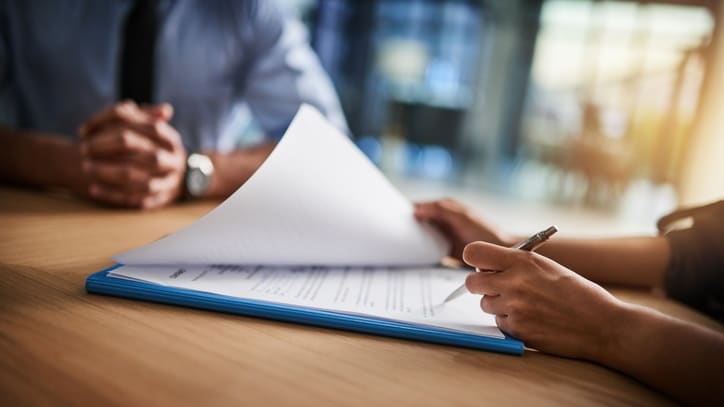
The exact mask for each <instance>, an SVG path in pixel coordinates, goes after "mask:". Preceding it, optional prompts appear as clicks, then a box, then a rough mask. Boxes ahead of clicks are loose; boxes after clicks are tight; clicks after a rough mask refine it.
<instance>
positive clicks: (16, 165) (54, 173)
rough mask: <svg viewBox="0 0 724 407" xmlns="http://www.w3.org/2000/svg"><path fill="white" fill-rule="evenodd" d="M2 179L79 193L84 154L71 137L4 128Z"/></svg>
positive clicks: (1, 136)
mask: <svg viewBox="0 0 724 407" xmlns="http://www.w3.org/2000/svg"><path fill="white" fill-rule="evenodd" d="M0 145H2V146H3V147H4V148H2V149H0V179H2V180H3V181H5V182H11V183H17V184H22V185H33V186H43V187H62V188H69V189H72V190H76V191H78V190H79V189H80V188H81V186H82V185H83V183H82V179H83V176H82V171H81V166H80V151H79V150H78V148H77V146H76V145H75V144H74V143H73V142H72V141H71V140H69V139H68V138H66V137H61V136H57V135H50V134H44V133H37V132H32V131H25V130H15V129H8V128H3V127H0Z"/></svg>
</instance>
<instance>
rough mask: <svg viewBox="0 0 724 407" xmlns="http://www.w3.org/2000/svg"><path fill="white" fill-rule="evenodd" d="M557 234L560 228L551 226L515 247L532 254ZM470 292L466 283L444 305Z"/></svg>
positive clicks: (448, 297) (476, 269)
mask: <svg viewBox="0 0 724 407" xmlns="http://www.w3.org/2000/svg"><path fill="white" fill-rule="evenodd" d="M556 232H558V228H557V227H555V226H551V227H549V228H548V229H546V230H543V231H541V232H538V233H536V234H534V235H533V236H531V237H529V238H527V239H525V240H523V241H522V242H520V243H518V244H517V245H515V246H513V248H515V249H520V250H525V251H528V252H532V251H533V250H535V249H537V248H538V247H539V246H540V245H542V244H543V243H545V242H546V241H547V240H548V239H550V237H551V236H553V235H554V234H555V233H556ZM475 271H476V272H478V271H480V270H478V268H477V267H476V268H475ZM467 291H468V289H467V288H466V287H465V283H463V285H461V286H460V287H458V288H457V289H455V291H453V292H452V293H451V294H450V295H448V296H447V298H445V301H443V302H442V303H443V304H445V303H448V302H450V301H452V300H454V299H455V298H458V297H460V296H461V295H463V294H465V293H466V292H467Z"/></svg>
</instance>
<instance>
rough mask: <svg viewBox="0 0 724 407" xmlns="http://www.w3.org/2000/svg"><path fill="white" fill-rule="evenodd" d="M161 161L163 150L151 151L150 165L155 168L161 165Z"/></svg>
mask: <svg viewBox="0 0 724 407" xmlns="http://www.w3.org/2000/svg"><path fill="white" fill-rule="evenodd" d="M162 162H163V152H161V151H160V150H157V151H154V152H153V153H151V165H152V166H154V167H155V168H158V167H160V166H161V163H162Z"/></svg>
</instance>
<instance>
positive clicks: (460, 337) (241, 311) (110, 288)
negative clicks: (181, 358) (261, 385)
mask: <svg viewBox="0 0 724 407" xmlns="http://www.w3.org/2000/svg"><path fill="white" fill-rule="evenodd" d="M121 266H122V265H121V264H115V265H113V266H111V267H108V268H106V269H104V270H101V271H99V272H97V273H94V274H91V275H90V276H88V278H87V279H86V282H85V288H86V291H88V292H89V293H94V294H105V295H112V296H116V297H125V298H132V299H136V300H144V301H151V302H158V303H164V304H173V305H180V306H184V307H191V308H198V309H204V310H211V311H219V312H225V313H230V314H238V315H244V316H251V317H258V318H265V319H274V320H279V321H285V322H292V323H297V324H305V325H315V326H320V327H324V328H333V329H343V330H348V331H355V332H362V333H368V334H374V335H382V336H389V337H394V338H402V339H412V340H416V341H424V342H432V343H440V344H445V345H453V346H460V347H465V348H472V349H482V350H488V351H494V352H501V353H507V354H512V355H522V354H523V350H524V345H523V342H521V341H519V340H517V339H515V338H512V337H510V336H506V337H505V339H500V338H491V337H485V336H479V335H474V334H469V333H464V332H456V331H452V330H447V329H443V328H435V327H427V326H421V325H415V324H409V323H405V322H398V321H389V320H385V319H379V318H375V317H369V316H362V315H350V314H345V313H339V312H334V311H325V310H318V309H312V308H304V307H298V306H291V305H285V304H277V303H271V302H264V301H257V300H249V299H244V298H237V297H229V296H226V295H220V294H213V293H205V292H201V291H194V290H187V289H182V288H176V287H168V286H163V285H160V284H153V283H146V282H141V281H133V280H126V279H122V278H114V277H109V276H108V272H110V271H112V270H114V269H116V268H118V267H121Z"/></svg>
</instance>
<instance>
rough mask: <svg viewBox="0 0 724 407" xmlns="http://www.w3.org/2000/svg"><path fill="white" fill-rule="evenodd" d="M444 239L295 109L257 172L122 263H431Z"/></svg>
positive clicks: (336, 139)
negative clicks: (203, 213) (218, 202)
mask: <svg viewBox="0 0 724 407" xmlns="http://www.w3.org/2000/svg"><path fill="white" fill-rule="evenodd" d="M446 253H447V245H446V243H445V242H444V240H443V239H442V238H441V237H440V236H438V235H437V234H436V233H435V232H434V231H432V230H431V229H430V228H428V227H426V226H424V225H421V224H420V223H418V222H417V221H415V219H414V217H413V208H412V204H411V203H410V202H409V201H408V200H407V199H406V198H405V197H404V196H402V195H401V194H400V193H399V192H398V191H397V190H396V189H395V188H394V187H393V186H392V185H391V184H390V183H389V182H388V181H387V179H386V178H385V177H384V175H382V173H380V172H379V170H377V168H376V167H375V166H374V165H373V164H372V163H371V162H370V161H369V160H368V159H367V158H366V157H365V156H364V155H363V154H362V153H361V152H360V151H359V149H357V147H356V146H355V145H354V144H353V143H352V142H351V141H350V140H349V139H348V138H347V137H346V136H344V135H343V134H341V133H340V132H339V131H338V130H337V129H335V128H334V127H333V126H331V125H330V124H329V123H328V122H327V121H326V120H325V119H324V117H323V116H322V115H321V114H320V113H319V112H317V111H316V110H315V109H314V108H312V107H310V106H306V105H304V106H302V107H301V108H300V109H299V112H298V113H297V115H296V117H295V118H294V120H293V121H292V124H291V125H290V126H289V129H288V130H287V132H286V134H285V135H284V137H283V138H282V140H281V141H280V142H279V144H278V145H277V146H276V148H275V149H274V151H273V152H272V153H271V155H270V156H269V158H267V160H266V161H265V162H264V164H263V165H262V166H261V167H260V168H259V169H258V170H257V171H256V173H255V174H254V175H253V176H252V177H251V179H249V181H247V182H246V184H244V185H243V186H242V187H241V188H239V189H238V190H237V191H236V192H235V193H234V194H233V195H232V196H231V197H229V198H228V199H227V200H226V201H225V202H223V203H222V204H221V205H219V207H217V208H216V209H214V210H213V211H211V212H210V213H209V214H207V215H206V216H204V217H203V218H201V219H199V220H198V221H196V222H195V223H193V224H192V225H190V226H188V227H186V228H185V229H182V230H180V231H178V232H176V233H174V234H172V235H169V236H167V237H165V238H163V239H160V240H158V241H155V242H153V243H150V244H148V245H146V246H143V247H141V248H138V249H135V250H131V251H129V252H126V253H123V254H121V255H118V256H116V257H114V259H115V260H116V261H118V262H119V263H123V264H154V265H163V264H166V265H172V264H189V265H192V264H251V265H255V264H274V265H299V264H307V265H359V266H362V265H385V266H388V265H432V264H436V263H438V262H439V261H440V259H441V258H442V257H443V256H444V255H445V254H446Z"/></svg>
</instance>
